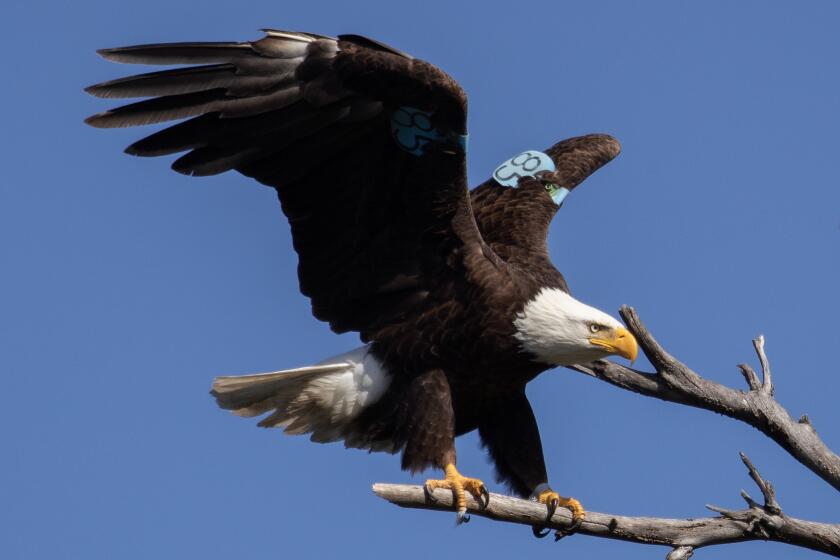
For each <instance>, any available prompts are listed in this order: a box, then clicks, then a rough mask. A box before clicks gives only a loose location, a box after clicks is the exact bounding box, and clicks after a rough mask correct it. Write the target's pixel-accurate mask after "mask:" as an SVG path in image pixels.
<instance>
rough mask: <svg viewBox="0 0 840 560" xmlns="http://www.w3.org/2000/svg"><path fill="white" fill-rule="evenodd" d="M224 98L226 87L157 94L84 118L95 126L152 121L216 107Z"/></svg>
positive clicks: (169, 118)
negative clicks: (175, 93) (193, 91)
mask: <svg viewBox="0 0 840 560" xmlns="http://www.w3.org/2000/svg"><path fill="white" fill-rule="evenodd" d="M225 100H226V96H225V91H224V90H222V89H211V90H207V91H201V92H195V93H183V94H180V95H169V96H166V97H156V98H154V99H147V100H146V101H139V102H137V103H132V104H130V105H125V106H123V107H117V108H116V109H111V110H110V111H105V112H103V113H97V114H95V115H93V116H90V117H88V118H87V119H85V122H86V123H87V124H89V125H91V126H95V127H97V128H121V127H126V126H137V125H144V124H154V123H159V122H165V121H173V120H177V119H183V118H185V117H192V116H195V115H199V114H201V113H207V112H210V111H218V110H220V109H221V106H222V104H223V103H224V102H225Z"/></svg>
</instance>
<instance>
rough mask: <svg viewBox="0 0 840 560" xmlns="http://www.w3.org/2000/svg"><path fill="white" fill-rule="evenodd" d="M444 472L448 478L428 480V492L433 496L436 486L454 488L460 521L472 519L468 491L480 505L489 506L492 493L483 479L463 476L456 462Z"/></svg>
mask: <svg viewBox="0 0 840 560" xmlns="http://www.w3.org/2000/svg"><path fill="white" fill-rule="evenodd" d="M444 472H445V473H446V478H444V479H443V480H432V479H429V480H427V481H426V485H425V487H426V492H427V493H428V494H429V496H431V495H432V492H434V490H435V489H436V488H446V489H447V490H452V495H453V497H454V501H455V508H456V511H457V516H458V523H461V522H467V521H469V520H470V518H469V517H468V516H467V515H466V513H467V496H466V492H469V493H470V494H472V496H473V498H475V501H476V502H478V504H479V506H480V507H482V508H485V507H487V504H489V503H490V493H489V492H488V491H487V488H485V486H484V483H483V482H482V481H480V480H479V479H477V478H469V477H466V476H463V475H462V474H461V473H459V472H458V469H456V468H455V464H454V463H449V464H447V465H446V467H445V468H444Z"/></svg>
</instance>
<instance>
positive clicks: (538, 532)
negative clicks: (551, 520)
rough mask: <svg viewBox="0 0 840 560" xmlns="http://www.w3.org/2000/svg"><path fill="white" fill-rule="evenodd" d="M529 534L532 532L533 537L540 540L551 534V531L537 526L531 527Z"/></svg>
mask: <svg viewBox="0 0 840 560" xmlns="http://www.w3.org/2000/svg"><path fill="white" fill-rule="evenodd" d="M531 532H533V533H534V536H535V537H537V538H538V539H542V538H545V537H546V536H547V535H548V534H549V533H550V532H551V529H549V528H548V527H540V526H539V525H531Z"/></svg>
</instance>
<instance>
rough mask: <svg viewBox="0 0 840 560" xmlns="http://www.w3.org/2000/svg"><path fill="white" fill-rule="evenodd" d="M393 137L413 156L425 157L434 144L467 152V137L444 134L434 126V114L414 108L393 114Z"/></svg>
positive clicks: (406, 108)
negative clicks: (427, 150) (451, 146)
mask: <svg viewBox="0 0 840 560" xmlns="http://www.w3.org/2000/svg"><path fill="white" fill-rule="evenodd" d="M391 135H392V136H393V137H394V141H395V142H396V143H397V145H398V146H399V147H400V148H402V149H403V150H405V151H406V152H408V153H410V154H411V155H415V156H419V155H423V151H424V150H425V149H426V146H427V145H428V144H430V143H433V142H438V143H441V144H451V145H453V146H454V147H455V149H460V151H461V152H462V153H466V152H467V136H466V135H460V134H448V135H447V134H443V133H442V132H441V131H439V130H438V129H436V128H435V127H434V126H433V125H432V114H431V113H427V112H426V111H421V110H420V109H416V108H414V107H400V108H399V109H397V110H396V111H394V112H393V113H391Z"/></svg>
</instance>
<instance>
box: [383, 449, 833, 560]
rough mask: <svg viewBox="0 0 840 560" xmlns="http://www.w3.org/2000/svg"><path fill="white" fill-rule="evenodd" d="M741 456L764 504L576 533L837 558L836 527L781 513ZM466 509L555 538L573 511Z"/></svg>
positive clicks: (396, 489) (625, 521)
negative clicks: (746, 544) (766, 545)
mask: <svg viewBox="0 0 840 560" xmlns="http://www.w3.org/2000/svg"><path fill="white" fill-rule="evenodd" d="M741 458H742V460H743V461H744V463H745V464H746V465H747V468H748V469H749V472H750V476H751V477H752V478H753V480H754V481H755V482H756V484H757V485H758V486H759V488H760V489H761V491H762V493H763V494H764V495H765V504H764V505H761V504H758V503H756V502H755V501H753V500H752V499H751V498H749V497H748V496H745V500H746V501H747V506H748V508H747V509H745V510H738V511H734V510H727V509H723V508H719V507H716V506H707V507H709V508H710V509H712V510H713V511H716V512H718V513H720V514H721V516H720V517H704V518H700V519H663V518H654V517H627V516H623V515H613V514H609V513H598V512H594V511H587V512H586V519H584V521H583V522H582V523H581V525H580V527H578V529H577V531H576V532H575V534H578V533H579V534H582V535H591V536H594V537H604V538H609V539H618V540H624V541H630V542H635V543H642V544H658V545H664V546H668V547H671V548H672V550H671V552H670V553H669V554H668V556H667V559H668V560H683V559H686V558H689V557H691V555H692V554H693V553H694V551H695V550H696V549H698V548H701V547H704V546H712V545H717V544H727V543H734V542H743V541H752V540H767V541H776V542H783V543H788V544H792V545H796V546H801V547H805V548H810V549H813V550H817V551H820V552H824V553H826V554H829V555H831V556H835V557H837V558H840V525H832V524H828V523H817V522H813V521H805V520H802V519H796V518H793V517H789V516H787V515H785V514H784V513H783V512H782V510H781V508H780V507H779V504H778V503H777V502H776V498H775V494H774V493H773V490H772V486H771V485H770V483H769V482H766V481H765V480H764V479H763V478H761V476H760V475H759V474H758V471H757V470H756V469H755V467H754V466H753V465H752V463H751V462H750V461H749V459H748V458H747V457H746V456H745V455H743V454H742V455H741ZM373 491H374V493H376V495H377V496H380V497H382V498H385V499H386V500H388V501H389V502H391V503H393V504H396V505H398V506H401V507H409V508H421V509H432V510H441V511H449V512H451V511H452V508H453V497H452V492H450V491H447V490H443V489H438V490H435V491H434V492H433V494H432V495H428V494H427V493H426V490H425V488H424V487H423V486H413V485H408V484H383V483H377V484H374V485H373ZM467 510H468V511H469V512H470V513H473V514H475V515H480V516H482V517H487V518H488V519H494V520H496V521H506V522H509V523H520V524H522V525H530V526H534V525H537V526H544V527H547V528H551V529H555V530H557V531H558V536H563V535H565V534H566V532H567V531H568V530H569V528H570V527H571V524H572V514H571V513H570V512H569V511H568V510H566V509H564V508H558V509H557V511H556V512H555V513H554V515H553V516H552V517H551V519H546V515H547V511H546V507H545V505H543V504H539V503H537V502H534V501H529V500H522V499H519V498H513V497H511V496H504V495H501V494H490V501H489V503H488V505H487V507H486V508H483V509H482V508H481V507H480V506H479V504H478V503H477V502H476V501H475V499H473V497H472V496H470V495H469V494H467Z"/></svg>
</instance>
